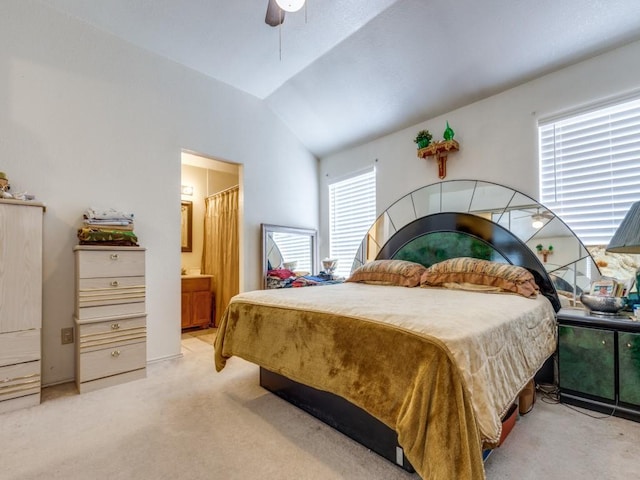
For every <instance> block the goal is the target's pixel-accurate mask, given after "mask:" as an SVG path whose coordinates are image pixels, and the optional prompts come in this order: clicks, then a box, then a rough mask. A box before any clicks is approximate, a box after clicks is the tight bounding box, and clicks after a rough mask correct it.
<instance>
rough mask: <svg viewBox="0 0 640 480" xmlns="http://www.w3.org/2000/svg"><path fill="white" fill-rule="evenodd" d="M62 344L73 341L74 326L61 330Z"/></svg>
mask: <svg viewBox="0 0 640 480" xmlns="http://www.w3.org/2000/svg"><path fill="white" fill-rule="evenodd" d="M60 333H61V337H62V345H66V344H67V343H73V327H68V328H63V329H62V330H61V331H60Z"/></svg>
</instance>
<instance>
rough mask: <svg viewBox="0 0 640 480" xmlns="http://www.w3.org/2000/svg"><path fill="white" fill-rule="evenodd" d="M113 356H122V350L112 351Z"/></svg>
mask: <svg viewBox="0 0 640 480" xmlns="http://www.w3.org/2000/svg"><path fill="white" fill-rule="evenodd" d="M111 356H112V357H113V358H117V357H119V356H120V350H114V351H113V352H111Z"/></svg>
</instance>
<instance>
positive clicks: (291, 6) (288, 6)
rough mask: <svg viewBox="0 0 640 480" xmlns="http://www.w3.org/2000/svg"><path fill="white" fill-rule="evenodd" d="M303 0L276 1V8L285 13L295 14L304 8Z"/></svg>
mask: <svg viewBox="0 0 640 480" xmlns="http://www.w3.org/2000/svg"><path fill="white" fill-rule="evenodd" d="M304 2H305V0H276V3H277V4H278V6H279V7H280V8H281V9H282V10H284V11H285V12H297V11H298V10H300V9H301V8H302V7H304Z"/></svg>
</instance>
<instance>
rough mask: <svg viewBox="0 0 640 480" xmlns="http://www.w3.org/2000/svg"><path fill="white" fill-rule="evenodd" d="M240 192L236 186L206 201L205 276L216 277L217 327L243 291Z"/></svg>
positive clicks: (214, 285) (203, 271) (214, 281)
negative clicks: (239, 228)
mask: <svg viewBox="0 0 640 480" xmlns="http://www.w3.org/2000/svg"><path fill="white" fill-rule="evenodd" d="M238 191H239V188H238V186H237V185H236V186H235V187H231V188H228V189H227V190H223V191H222V192H218V193H216V194H214V195H211V196H209V197H207V198H206V199H205V216H204V246H203V249H202V273H204V274H207V275H213V292H214V297H215V316H214V325H215V326H218V325H219V320H220V318H221V317H222V314H223V313H224V310H225V308H227V305H228V304H229V300H231V297H233V296H234V295H236V294H237V293H238V292H239V280H240V272H239V270H240V268H239V249H238Z"/></svg>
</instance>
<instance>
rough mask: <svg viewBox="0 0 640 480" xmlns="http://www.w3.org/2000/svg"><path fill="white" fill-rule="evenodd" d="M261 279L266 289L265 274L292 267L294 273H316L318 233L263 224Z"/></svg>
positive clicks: (307, 229) (304, 229)
mask: <svg viewBox="0 0 640 480" xmlns="http://www.w3.org/2000/svg"><path fill="white" fill-rule="evenodd" d="M261 229H262V279H263V288H266V287H267V272H268V271H269V270H273V269H277V268H284V267H285V264H287V266H290V265H293V269H294V270H296V271H302V272H307V273H309V274H311V275H315V274H316V273H317V264H318V242H317V237H318V232H317V231H316V230H313V229H309V228H297V227H287V226H282V225H270V224H266V223H263V224H262V225H261Z"/></svg>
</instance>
